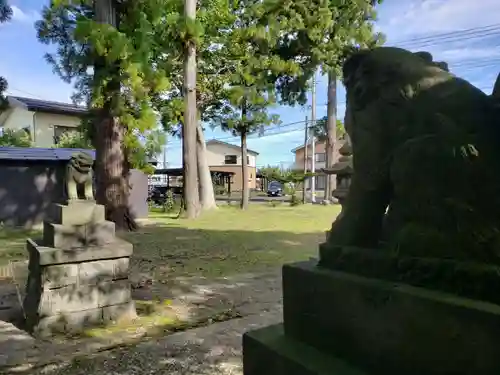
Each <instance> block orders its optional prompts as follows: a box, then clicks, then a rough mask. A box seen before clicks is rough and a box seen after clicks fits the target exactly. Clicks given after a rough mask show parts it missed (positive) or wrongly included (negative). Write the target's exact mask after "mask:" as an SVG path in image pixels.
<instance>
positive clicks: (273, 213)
mask: <svg viewBox="0 0 500 375" xmlns="http://www.w3.org/2000/svg"><path fill="white" fill-rule="evenodd" d="M338 211H339V208H338V207H337V206H319V205H314V206H312V205H305V206H298V207H290V206H289V205H287V204H282V205H278V206H276V207H271V206H270V205H267V204H262V205H251V207H250V209H249V210H248V211H246V212H242V211H241V210H240V209H239V208H237V207H236V206H227V205H220V208H219V209H218V210H217V211H216V212H210V213H206V214H205V215H204V216H202V217H201V218H198V219H196V220H176V219H174V218H172V217H169V216H168V215H165V214H160V213H156V214H151V219H153V220H154V224H153V225H150V226H146V227H144V228H142V230H141V231H140V232H138V233H129V234H126V235H125V237H126V238H127V239H128V240H129V241H131V242H133V243H134V244H135V245H136V247H135V257H136V259H141V260H142V261H144V262H146V263H151V264H152V265H153V264H154V265H155V266H159V267H158V270H161V271H163V272H165V273H167V274H176V275H189V274H196V275H201V276H207V277H213V276H225V275H229V274H234V273H246V272H258V271H265V270H267V269H269V268H274V267H277V266H280V265H282V264H284V263H288V262H293V261H299V260H307V259H309V258H310V257H315V256H317V252H318V244H319V243H321V242H322V241H323V240H324V239H325V231H326V230H328V229H329V228H330V226H331V223H332V221H333V219H334V218H335V217H336V215H337V214H338Z"/></svg>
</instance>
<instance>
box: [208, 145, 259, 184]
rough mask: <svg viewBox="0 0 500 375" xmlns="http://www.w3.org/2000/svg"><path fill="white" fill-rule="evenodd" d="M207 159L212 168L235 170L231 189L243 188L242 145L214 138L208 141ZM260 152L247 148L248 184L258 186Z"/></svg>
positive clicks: (214, 169)
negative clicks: (257, 164) (258, 157)
mask: <svg viewBox="0 0 500 375" xmlns="http://www.w3.org/2000/svg"><path fill="white" fill-rule="evenodd" d="M206 144H207V160H208V165H209V167H210V170H212V171H225V172H233V173H234V175H233V176H232V180H231V191H239V190H241V185H242V184H241V182H242V180H243V172H242V170H241V147H239V146H235V145H232V144H230V143H226V142H222V141H218V140H216V139H212V140H210V141H208V142H207V143H206ZM258 155H259V153H258V152H256V151H253V150H247V165H248V186H249V188H250V189H256V187H257V176H256V175H257V167H256V162H257V156H258Z"/></svg>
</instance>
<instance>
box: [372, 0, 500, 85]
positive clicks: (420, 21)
mask: <svg viewBox="0 0 500 375" xmlns="http://www.w3.org/2000/svg"><path fill="white" fill-rule="evenodd" d="M499 19H500V1H498V0H481V1H479V2H477V3H474V2H471V1H470V0H398V1H397V2H395V1H391V2H389V1H386V2H384V4H383V5H382V6H381V7H380V9H379V20H378V22H377V25H376V27H377V30H378V31H382V32H383V33H384V34H385V35H386V36H387V41H388V43H387V44H388V45H397V46H401V47H403V48H408V49H410V50H413V51H415V50H425V51H428V52H430V53H432V55H433V56H434V58H435V59H436V60H440V61H446V62H447V63H448V64H449V66H450V69H451V71H452V72H454V73H455V74H457V75H459V76H461V77H463V78H465V79H467V80H469V81H470V82H471V83H473V84H475V85H476V86H478V87H480V88H481V89H486V90H488V89H489V87H491V86H492V85H493V82H494V78H493V79H491V77H496V75H497V74H498V71H499V70H500V68H499V66H500V62H499V60H500V47H499V46H498V43H497V40H498V38H499V37H500V25H499V26H497V27H492V28H489V31H486V30H483V31H481V30H479V31H471V32H469V33H468V34H460V33H458V34H452V33H453V32H456V31H463V30H467V29H476V30H477V28H484V27H485V26H491V25H495V24H496V25H498V20H499ZM442 33H448V34H447V36H446V37H443V36H441V38H437V39H436V36H437V35H439V34H442ZM460 35H462V36H461V37H460ZM418 37H426V38H427V37H429V38H431V39H427V40H426V41H425V40H420V41H416V40H413V39H414V38H418ZM433 37H434V39H432V38H433Z"/></svg>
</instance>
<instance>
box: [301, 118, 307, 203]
mask: <svg viewBox="0 0 500 375" xmlns="http://www.w3.org/2000/svg"><path fill="white" fill-rule="evenodd" d="M308 141H309V119H308V118H307V116H306V126H305V127H304V174H306V173H307V147H308V146H309V145H308V144H307V143H308ZM306 181H307V179H304V182H303V183H302V203H304V204H305V203H306Z"/></svg>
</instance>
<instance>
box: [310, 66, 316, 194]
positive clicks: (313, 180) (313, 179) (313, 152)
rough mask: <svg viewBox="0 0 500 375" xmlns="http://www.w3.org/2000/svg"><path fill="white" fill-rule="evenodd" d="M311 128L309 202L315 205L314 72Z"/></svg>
mask: <svg viewBox="0 0 500 375" xmlns="http://www.w3.org/2000/svg"><path fill="white" fill-rule="evenodd" d="M311 127H312V129H313V132H312V134H311V149H312V150H311V173H312V174H313V176H312V177H311V202H312V203H316V176H314V173H316V137H315V135H314V129H315V127H316V72H314V75H313V78H312V106H311Z"/></svg>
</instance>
